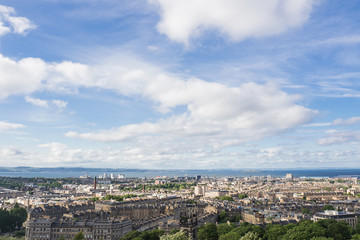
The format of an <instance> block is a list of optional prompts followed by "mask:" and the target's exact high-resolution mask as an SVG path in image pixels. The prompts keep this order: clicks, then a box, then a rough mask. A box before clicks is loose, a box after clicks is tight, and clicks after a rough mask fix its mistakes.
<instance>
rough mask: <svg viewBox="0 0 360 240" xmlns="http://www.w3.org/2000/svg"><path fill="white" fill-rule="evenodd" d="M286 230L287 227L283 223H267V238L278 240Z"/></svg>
mask: <svg viewBox="0 0 360 240" xmlns="http://www.w3.org/2000/svg"><path fill="white" fill-rule="evenodd" d="M286 231H287V229H286V228H285V227H283V226H281V225H275V224H268V225H266V232H265V238H266V239H268V240H278V239H280V238H281V237H282V236H283V235H284V234H285V233H286Z"/></svg>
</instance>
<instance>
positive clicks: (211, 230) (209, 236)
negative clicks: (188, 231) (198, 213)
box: [197, 223, 219, 240]
mask: <svg viewBox="0 0 360 240" xmlns="http://www.w3.org/2000/svg"><path fill="white" fill-rule="evenodd" d="M218 238H219V235H218V233H217V228H216V225H215V224H214V223H207V224H205V225H203V226H200V227H199V229H198V232H197V239H199V240H218Z"/></svg>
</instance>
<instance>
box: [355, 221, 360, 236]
mask: <svg viewBox="0 0 360 240" xmlns="http://www.w3.org/2000/svg"><path fill="white" fill-rule="evenodd" d="M355 233H357V234H360V221H358V222H357V223H356V225H355Z"/></svg>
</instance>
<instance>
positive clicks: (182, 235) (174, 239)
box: [160, 231, 189, 240]
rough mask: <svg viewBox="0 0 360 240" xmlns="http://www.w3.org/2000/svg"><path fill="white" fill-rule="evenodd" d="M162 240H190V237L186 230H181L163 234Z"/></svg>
mask: <svg viewBox="0 0 360 240" xmlns="http://www.w3.org/2000/svg"><path fill="white" fill-rule="evenodd" d="M160 240H189V238H188V236H187V234H186V232H184V231H179V232H177V233H174V234H169V235H163V236H161V237H160Z"/></svg>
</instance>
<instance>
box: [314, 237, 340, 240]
mask: <svg viewBox="0 0 360 240" xmlns="http://www.w3.org/2000/svg"><path fill="white" fill-rule="evenodd" d="M310 240H334V239H333V238H327V237H313V238H311V239H310Z"/></svg>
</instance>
